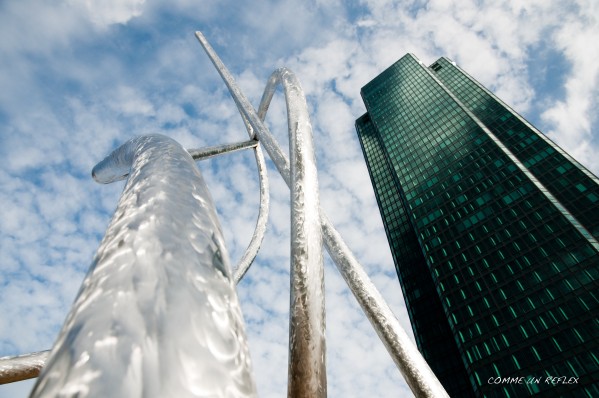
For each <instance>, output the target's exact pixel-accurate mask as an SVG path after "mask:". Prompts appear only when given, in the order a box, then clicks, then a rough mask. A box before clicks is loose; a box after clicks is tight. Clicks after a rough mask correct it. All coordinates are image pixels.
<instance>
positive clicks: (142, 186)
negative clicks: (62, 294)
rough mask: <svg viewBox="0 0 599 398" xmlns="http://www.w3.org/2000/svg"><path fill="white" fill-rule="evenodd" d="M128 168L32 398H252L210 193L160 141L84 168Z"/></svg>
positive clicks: (113, 172) (109, 173)
mask: <svg viewBox="0 0 599 398" xmlns="http://www.w3.org/2000/svg"><path fill="white" fill-rule="evenodd" d="M128 169H130V170H131V172H130V174H129V179H128V181H127V184H126V186H125V189H124V191H123V194H122V195H121V198H120V201H119V204H118V207H117V209H116V212H115V214H114V216H113V219H112V221H111V223H110V225H109V227H108V230H107V232H106V235H105V237H104V240H103V241H102V243H101V245H100V248H99V249H98V253H97V255H96V258H95V259H94V262H93V264H92V266H91V268H90V270H89V272H88V274H87V276H86V278H85V280H84V282H83V285H82V287H81V290H80V292H79V294H78V296H77V298H76V300H75V303H74V304H73V307H72V309H71V312H70V313H69V315H68V317H67V319H66V321H65V324H64V325H63V329H62V331H61V332H60V335H59V337H58V340H57V342H56V344H55V345H54V348H53V349H52V353H51V355H50V357H49V359H48V362H47V365H46V367H45V368H44V369H43V371H42V373H41V375H40V377H39V379H38V382H37V384H36V386H35V388H34V391H33V393H32V396H33V397H55V396H77V397H142V396H161V397H231V396H235V397H251V396H255V395H256V394H255V386H254V383H253V380H252V378H251V374H250V373H251V371H250V363H249V355H248V350H247V346H246V338H245V334H244V330H243V324H242V317H241V311H240V308H239V304H238V301H237V296H236V293H235V286H234V283H233V281H232V278H231V271H230V265H229V261H228V258H227V253H226V249H225V247H224V244H223V238H222V235H221V231H220V227H219V224H218V220H217V217H216V212H215V210H214V207H213V204H212V200H211V198H210V194H209V192H208V190H207V188H206V186H205V184H204V181H203V179H202V177H201V175H200V173H199V170H198V169H197V167H196V166H195V163H194V161H193V159H192V158H191V156H190V155H189V154H188V153H187V152H186V151H185V150H184V149H183V148H182V147H181V146H180V145H179V144H177V143H176V142H174V141H173V140H171V139H169V138H167V137H164V136H158V135H156V136H146V137H140V138H137V139H134V140H132V141H129V142H128V143H127V144H125V145H123V146H122V147H121V148H119V149H117V150H116V151H115V152H113V153H112V154H111V155H110V156H109V157H107V158H106V159H105V160H104V161H102V162H100V164H99V165H98V166H96V168H94V172H93V174H94V176H95V178H96V179H97V180H99V181H102V182H107V181H114V180H116V179H118V178H121V177H122V175H123V174H124V173H125V172H128Z"/></svg>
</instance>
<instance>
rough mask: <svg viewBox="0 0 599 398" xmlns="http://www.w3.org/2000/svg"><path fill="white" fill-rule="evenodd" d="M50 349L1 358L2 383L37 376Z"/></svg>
mask: <svg viewBox="0 0 599 398" xmlns="http://www.w3.org/2000/svg"><path fill="white" fill-rule="evenodd" d="M49 353H50V351H40V352H32V353H31V354H25V355H19V356H14V357H2V358H0V384H7V383H13V382H15V381H22V380H27V379H32V378H34V377H37V376H38V375H39V373H40V371H41V369H42V368H43V367H44V364H45V363H46V359H47V358H48V354H49Z"/></svg>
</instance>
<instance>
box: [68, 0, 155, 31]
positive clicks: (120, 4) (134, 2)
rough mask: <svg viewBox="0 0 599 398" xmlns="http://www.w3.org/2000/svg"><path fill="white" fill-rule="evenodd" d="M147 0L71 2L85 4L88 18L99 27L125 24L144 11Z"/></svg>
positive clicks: (76, 0)
mask: <svg viewBox="0 0 599 398" xmlns="http://www.w3.org/2000/svg"><path fill="white" fill-rule="evenodd" d="M145 2H146V1H145V0H70V3H71V4H76V5H83V6H84V7H85V10H86V11H87V15H88V18H89V19H90V20H91V21H92V22H93V23H94V24H96V25H97V26H99V27H106V26H108V25H112V24H117V23H118V24H125V23H127V22H128V21H129V20H130V19H132V18H134V17H138V16H139V15H141V13H142V11H143V7H144V4H145Z"/></svg>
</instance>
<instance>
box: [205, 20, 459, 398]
mask: <svg viewBox="0 0 599 398" xmlns="http://www.w3.org/2000/svg"><path fill="white" fill-rule="evenodd" d="M196 37H197V38H198V40H199V41H200V43H201V44H202V46H203V47H204V50H205V51H206V53H207V54H208V57H209V58H210V59H211V61H212V63H213V64H214V66H215V67H216V69H217V70H218V72H219V74H220V75H221V77H222V79H223V81H224V82H225V84H226V85H227V87H228V89H229V91H230V93H231V95H232V96H233V99H234V101H235V103H236V104H237V107H238V108H240V109H241V110H242V112H243V113H244V116H245V117H246V118H247V119H248V121H249V122H250V124H251V125H252V127H253V128H254V130H255V131H256V134H257V136H258V139H259V140H260V142H261V143H262V144H263V145H264V148H265V149H266V151H267V152H268V154H269V155H270V157H271V159H272V160H273V162H274V163H275V165H276V167H277V169H278V170H279V173H280V174H281V176H282V177H283V179H284V180H285V182H286V183H287V185H288V186H290V188H291V187H292V184H291V179H290V172H289V161H288V160H287V158H286V157H285V155H284V153H283V151H282V150H281V148H280V147H279V145H278V144H277V143H276V140H275V139H274V138H273V136H272V134H271V133H270V131H268V128H267V127H266V126H265V125H264V124H263V123H262V121H261V120H260V117H258V114H256V111H255V110H254V109H253V107H252V106H251V104H250V103H249V101H248V100H247V98H246V97H245V96H244V95H243V93H242V92H241V90H240V89H239V87H238V86H237V84H236V83H235V80H234V79H233V76H232V75H231V73H230V72H229V71H228V70H227V68H226V67H225V66H224V64H223V63H222V61H221V60H220V58H219V57H218V55H217V54H216V53H215V52H214V50H213V49H212V47H211V46H210V45H209V43H208V42H207V41H206V39H205V38H204V36H203V35H202V33H201V32H196ZM272 79H273V77H272V76H271V79H269V83H268V84H267V87H266V89H265V90H264V94H263V96H262V100H261V103H260V106H259V111H258V112H259V114H260V115H261V116H262V117H263V115H264V114H265V113H266V111H267V110H268V106H269V104H270V100H271V98H272V96H273V93H274V87H275V84H274V83H271V80H272ZM320 223H321V227H322V230H323V239H324V243H325V246H326V248H327V251H328V252H329V254H330V255H331V258H332V259H333V261H334V262H335V265H336V266H337V269H338V270H339V272H340V273H341V275H342V276H343V278H344V280H345V281H346V283H347V284H348V287H349V288H350V290H351V291H352V293H353V295H354V297H355V298H356V300H357V301H358V303H359V304H360V306H361V308H362V311H364V313H365V314H366V316H367V318H368V320H369V321H370V323H371V324H372V326H373V328H374V329H375V331H376V332H377V334H378V336H379V338H380V339H381V340H382V342H383V344H384V345H385V348H387V351H388V352H389V354H390V355H391V358H392V359H393V361H394V362H395V364H396V365H397V367H398V369H399V370H400V372H401V373H402V375H403V377H404V379H405V380H406V382H407V384H408V385H409V386H410V388H411V389H412V392H413V393H414V394H415V395H416V396H418V397H448V396H449V395H448V394H447V392H446V391H445V389H444V388H443V386H442V385H441V383H440V382H439V380H438V379H437V377H436V376H435V374H434V373H433V371H432V370H431V369H430V367H429V366H428V364H427V363H426V361H425V360H424V358H423V357H422V355H421V354H420V352H418V350H417V348H416V346H415V345H414V344H413V343H412V341H411V340H410V339H409V338H408V337H407V334H406V332H405V331H404V330H403V328H402V327H401V325H400V324H399V321H398V320H397V318H396V317H395V315H394V314H393V312H392V311H391V309H390V308H389V306H388V305H387V303H386V302H385V300H384V299H383V297H382V295H381V294H380V292H379V291H378V290H377V289H376V287H375V286H374V284H373V283H372V281H371V280H370V278H369V277H368V274H367V273H366V272H365V271H364V269H363V268H362V266H361V265H360V264H359V263H358V261H357V260H356V258H355V256H354V255H353V253H352V252H351V251H350V250H349V247H347V245H346V244H345V242H344V241H343V239H342V238H341V235H340V234H339V233H338V232H337V231H336V230H335V228H334V227H333V225H332V224H331V223H330V221H329V220H328V218H327V217H326V216H324V212H322V211H321V219H320Z"/></svg>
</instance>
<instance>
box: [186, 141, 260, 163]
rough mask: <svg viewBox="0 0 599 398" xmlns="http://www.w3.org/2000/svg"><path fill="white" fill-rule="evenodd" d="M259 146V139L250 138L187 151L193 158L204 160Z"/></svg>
mask: <svg viewBox="0 0 599 398" xmlns="http://www.w3.org/2000/svg"><path fill="white" fill-rule="evenodd" d="M257 146H258V141H256V140H249V141H244V142H238V143H235V144H224V145H219V146H213V147H206V148H200V149H188V150H187V152H189V154H190V155H191V157H192V158H193V160H204V159H210V158H213V157H215V156H219V155H223V154H226V153H231V152H238V151H241V150H244V149H249V148H256V147H257Z"/></svg>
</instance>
